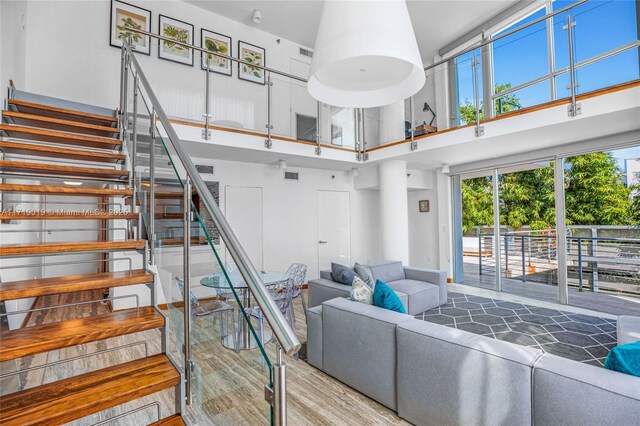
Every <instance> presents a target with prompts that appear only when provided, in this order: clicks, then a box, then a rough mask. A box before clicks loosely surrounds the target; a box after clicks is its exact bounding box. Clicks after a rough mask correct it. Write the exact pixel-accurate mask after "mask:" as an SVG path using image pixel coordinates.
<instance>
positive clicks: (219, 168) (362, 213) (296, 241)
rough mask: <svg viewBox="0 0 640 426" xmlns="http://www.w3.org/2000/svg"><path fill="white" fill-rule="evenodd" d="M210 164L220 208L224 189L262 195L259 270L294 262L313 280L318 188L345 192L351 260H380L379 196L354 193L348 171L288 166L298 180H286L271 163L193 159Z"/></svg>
mask: <svg viewBox="0 0 640 426" xmlns="http://www.w3.org/2000/svg"><path fill="white" fill-rule="evenodd" d="M194 161H195V162H196V163H197V164H213V165H214V168H215V174H214V175H212V176H208V177H206V179H207V180H215V181H218V182H220V207H221V209H222V211H223V212H226V210H225V205H224V200H225V189H226V187H227V186H249V187H259V188H262V191H263V214H264V217H263V223H264V233H263V238H264V268H265V269H271V270H277V271H284V270H286V269H287V267H289V265H290V264H291V263H293V262H301V263H305V264H306V265H308V267H309V270H308V272H307V278H309V279H312V278H316V277H318V275H319V273H318V217H317V192H318V191H319V190H338V191H349V192H350V197H351V258H352V259H353V260H354V261H358V262H361V263H368V262H375V261H378V260H381V252H380V240H379V235H378V233H377V232H376V229H378V228H379V221H380V218H379V214H378V208H377V206H378V194H377V192H373V191H364V190H355V189H354V188H353V178H352V177H351V176H350V175H349V173H348V172H343V171H330V170H317V169H304V168H294V167H289V168H288V169H287V170H288V171H296V172H299V176H300V180H299V181H285V180H284V176H283V171H282V170H279V169H278V167H277V166H276V165H268V164H252V163H239V162H232V161H215V160H211V159H206V158H197V159H194Z"/></svg>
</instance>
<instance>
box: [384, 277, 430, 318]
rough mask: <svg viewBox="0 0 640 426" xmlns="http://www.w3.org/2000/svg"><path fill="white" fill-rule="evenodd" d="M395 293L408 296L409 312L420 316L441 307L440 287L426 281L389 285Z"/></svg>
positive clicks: (408, 281) (407, 281)
mask: <svg viewBox="0 0 640 426" xmlns="http://www.w3.org/2000/svg"><path fill="white" fill-rule="evenodd" d="M387 285H388V286H389V287H391V288H392V289H393V290H394V291H396V292H400V293H403V294H406V295H407V296H408V297H407V312H408V313H409V315H418V314H421V313H423V312H424V311H428V310H429V309H433V308H435V307H438V306H440V287H439V286H437V285H434V284H429V283H426V282H424V281H416V280H406V279H405V280H398V281H392V282H390V283H387Z"/></svg>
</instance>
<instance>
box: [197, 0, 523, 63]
mask: <svg viewBox="0 0 640 426" xmlns="http://www.w3.org/2000/svg"><path fill="white" fill-rule="evenodd" d="M185 1H186V2H188V3H191V4H194V5H196V6H198V7H201V8H203V9H206V10H208V11H211V12H214V13H217V14H219V15H222V16H225V17H227V18H229V19H232V20H234V21H238V22H241V23H243V24H246V25H250V26H252V27H256V28H259V29H261V30H264V31H266V32H269V33H271V34H274V35H277V36H279V37H282V38H286V39H288V40H291V41H293V42H295V43H299V44H301V45H302V46H306V47H310V48H313V46H314V44H315V37H316V33H317V31H318V21H319V19H320V13H321V11H322V3H323V2H322V1H320V0H298V1H291V0H280V1H277V0H262V1H260V0H246V1H245V0H185ZM332 1H337V0H332ZM346 1H350V0H346ZM518 1H519V0H408V1H407V6H408V8H409V15H410V16H411V21H412V23H413V29H414V31H415V33H416V38H417V40H418V46H419V47H420V53H421V55H422V60H423V61H424V62H425V63H431V62H432V59H433V55H434V54H435V53H436V52H437V51H438V50H439V49H440V48H441V47H443V46H445V45H447V44H449V43H451V42H453V41H455V40H456V39H457V38H458V37H461V36H462V35H464V34H465V33H466V32H468V31H469V30H471V29H473V28H475V27H476V26H478V25H480V24H481V23H483V22H484V21H487V20H489V19H490V18H492V17H494V16H495V15H497V14H499V13H500V12H502V11H503V10H505V9H507V8H508V7H510V6H512V5H513V4H514V3H517V2H518ZM255 9H259V10H260V11H262V22H261V23H260V24H256V23H254V22H253V19H252V18H253V11H254V10H255Z"/></svg>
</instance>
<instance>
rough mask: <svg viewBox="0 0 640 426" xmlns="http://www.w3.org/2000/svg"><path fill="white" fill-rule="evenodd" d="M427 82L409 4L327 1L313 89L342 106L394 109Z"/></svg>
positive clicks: (316, 51)
mask: <svg viewBox="0 0 640 426" xmlns="http://www.w3.org/2000/svg"><path fill="white" fill-rule="evenodd" d="M424 82H425V73H424V69H423V64H422V60H421V59H420V51H419V50H418V43H417V42H416V36H415V34H414V32H413V26H412V25H411V19H410V18H409V12H408V10H407V5H406V3H405V2H404V0H386V1H375V0H373V1H335V0H329V1H325V2H324V7H323V10H322V16H321V18H320V26H319V28H318V35H317V37H316V45H315V49H314V52H313V62H312V64H311V73H310V77H309V82H308V84H307V88H308V90H309V94H311V96H312V97H313V98H315V99H316V100H318V101H320V102H323V103H326V104H329V105H334V106H339V107H348V108H369V107H378V106H382V105H389V104H392V103H394V102H397V101H401V100H403V99H406V98H409V97H411V96H413V95H414V94H415V93H417V92H418V91H419V90H420V89H421V88H422V86H424Z"/></svg>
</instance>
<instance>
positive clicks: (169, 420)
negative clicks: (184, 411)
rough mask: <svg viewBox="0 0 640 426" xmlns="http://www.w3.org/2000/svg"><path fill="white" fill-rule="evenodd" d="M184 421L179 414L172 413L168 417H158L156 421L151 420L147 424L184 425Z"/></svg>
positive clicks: (160, 425) (151, 425)
mask: <svg viewBox="0 0 640 426" xmlns="http://www.w3.org/2000/svg"><path fill="white" fill-rule="evenodd" d="M184 425H185V422H184V420H182V417H181V416H180V414H174V415H173V416H170V417H165V418H164V419H160V420H158V421H157V422H153V423H151V424H149V426H184Z"/></svg>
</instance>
